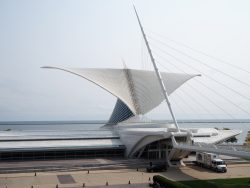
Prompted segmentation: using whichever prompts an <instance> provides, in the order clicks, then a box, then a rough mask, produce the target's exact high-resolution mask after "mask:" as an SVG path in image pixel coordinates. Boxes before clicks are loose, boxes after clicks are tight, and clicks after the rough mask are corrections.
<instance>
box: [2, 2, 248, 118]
mask: <svg viewBox="0 0 250 188" xmlns="http://www.w3.org/2000/svg"><path fill="white" fill-rule="evenodd" d="M132 3H134V4H135V6H136V8H137V10H138V13H139V15H140V17H141V21H142V23H143V25H144V27H145V31H146V34H147V35H148V36H149V42H150V44H151V46H152V50H153V53H154V54H155V59H156V60H157V61H158V62H159V63H161V64H162V65H163V66H164V67H166V68H167V70H166V69H163V67H162V65H161V66H160V65H159V68H160V70H161V71H169V72H183V71H185V72H187V73H202V77H200V78H195V79H194V80H191V81H190V82H189V85H185V86H183V87H182V88H180V89H179V90H178V91H177V92H176V93H174V94H173V95H172V96H171V101H172V106H173V108H174V111H175V114H176V116H177V119H206V118H209V119H212V118H217V119H220V118H232V117H230V115H231V116H233V118H236V119H237V118H249V119H250V115H249V114H248V113H246V112H249V113H250V101H249V100H248V99H247V98H248V97H249V98H250V88H249V85H250V74H249V73H247V72H246V71H249V72H250V53H249V49H250V35H249V33H250V11H249V10H250V1H249V0H220V1H218V0H189V1H186V0H174V1H173V0H171V1H170V0H162V1H160V0H157V1H156V0H148V1H145V0H144V1H143V0H135V1H134V2H133V1H129V0H128V1H126V0H124V1H118V0H105V1H102V0H79V1H76V0H75V1H69V0H68V1H64V0H53V1H51V0H40V1H33V0H29V1H28V0H22V1H20V0H0V65H1V66H0V121H17V120H103V119H108V118H109V115H110V113H111V111H112V109H113V106H114V104H115V101H116V99H115V98H114V97H113V96H112V95H110V94H109V93H107V92H106V91H104V90H102V89H101V88H99V87H97V86H95V85H93V84H92V83H89V82H88V81H86V80H84V79H82V78H80V77H77V76H75V75H71V74H68V73H65V72H62V71H56V70H47V69H41V68H40V67H41V66H44V65H49V66H59V67H60V66H61V67H78V68H87V67H96V68H122V67H123V64H122V61H121V59H124V61H125V62H126V65H127V66H128V67H129V68H136V69H152V66H151V64H150V61H149V58H148V55H147V52H146V49H145V44H144V43H143V41H142V37H141V33H140V30H139V27H138V23H137V20H136V17H135V14H134V12H133V7H132ZM162 36H165V37H168V38H163V37H162ZM169 39H172V40H175V41H178V42H180V43H183V44H186V45H188V46H191V47H193V48H195V49H197V50H200V51H202V52H205V53H207V54H210V55H212V56H215V57H217V58H220V59H223V60H225V61H227V62H229V63H231V64H232V65H234V66H237V67H241V68H242V69H244V70H246V71H241V70H239V69H236V68H233V67H232V66H228V65H226V64H223V63H221V62H218V61H215V60H214V59H212V58H208V57H206V56H204V55H202V54H200V53H197V52H195V51H192V50H190V49H188V48H185V47H184V46H183V45H178V44H177V43H174V42H173V41H172V40H169ZM158 40H159V41H161V42H164V43H165V44H167V45H170V46H171V47H173V48H177V49H179V50H181V51H182V52H184V53H185V54H189V55H190V56H192V57H194V58H197V59H199V60H200V61H201V62H203V63H206V64H208V65H209V66H211V67H215V68H216V69H218V70H219V71H222V72H225V73H226V74H228V75H231V76H233V77H235V78H237V79H238V80H241V81H243V83H241V82H239V81H235V80H233V79H231V78H230V77H228V76H225V75H223V74H221V73H220V72H219V71H216V70H215V69H211V68H209V67H207V66H204V64H201V63H199V62H198V61H195V60H194V59H190V58H188V57H187V56H185V55H183V54H180V53H178V52H176V51H174V50H173V49H171V48H168V47H167V46H164V45H162V44H163V43H160V42H157V41H158ZM161 50H162V51H161ZM163 51H165V52H169V53H171V54H172V55H173V56H174V57H176V58H177V59H181V60H182V61H183V62H185V63H186V64H183V63H181V62H180V61H179V62H178V61H177V60H176V59H174V58H171V57H170V56H167V54H166V53H163ZM164 59H165V60H164ZM168 61H169V62H170V63H171V64H170V63H169V62H168ZM193 67H194V68H195V69H194V68H193ZM198 70H200V71H201V72H198ZM203 73H205V74H203ZM208 77H210V78H208ZM211 78H213V79H214V80H216V81H217V80H218V81H219V82H220V83H223V84H225V85H226V86H227V87H229V88H233V90H234V91H232V90H230V89H228V88H225V87H223V86H222V85H220V84H218V83H216V82H215V81H214V80H211ZM197 79H199V81H196V80H197ZM201 83H202V84H204V85H205V86H204V85H202V84H201ZM190 85H191V87H194V88H195V89H192V88H191V87H190ZM206 86H207V87H208V88H212V89H213V90H215V92H217V94H215V92H212V91H211V89H208V88H207V87H206ZM235 91H237V92H239V93H240V94H241V95H242V96H243V97H242V96H240V95H239V94H236V92H235ZM218 93H219V94H220V95H221V96H219V95H218ZM224 97H225V98H226V99H225V98H224ZM228 99H229V100H230V101H232V102H233V103H231V102H229V100H228ZM211 101H212V102H213V103H214V104H213V103H211ZM215 104H216V105H217V106H216V105H215ZM218 106H219V107H220V108H218ZM236 106H239V107H240V108H241V109H240V108H238V107H236ZM221 108H222V109H223V110H224V111H223V110H222V109H221ZM242 109H243V110H242ZM244 111H246V112H244ZM227 113H228V114H229V115H228V114H227ZM148 116H149V117H150V118H153V119H169V112H168V109H167V107H166V105H165V104H162V105H160V106H159V107H158V108H156V109H155V110H153V111H152V112H151V113H149V114H148Z"/></svg>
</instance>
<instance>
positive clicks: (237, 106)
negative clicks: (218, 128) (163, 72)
mask: <svg viewBox="0 0 250 188" xmlns="http://www.w3.org/2000/svg"><path fill="white" fill-rule="evenodd" d="M155 54H156V55H157V53H155ZM157 56H158V55H157ZM160 58H161V59H163V60H164V61H166V59H164V58H162V57H160ZM157 62H158V63H159V61H157ZM167 62H168V63H170V64H171V65H172V66H174V67H175V68H176V69H179V70H181V72H184V73H185V74H187V73H186V71H184V70H182V69H181V68H178V67H177V66H176V65H175V64H172V63H171V62H170V61H167ZM159 64H160V65H161V66H163V67H164V68H165V69H167V68H166V67H165V66H164V65H162V64H161V63H159ZM195 81H196V82H198V83H199V84H200V85H202V86H203V87H205V88H207V89H209V90H210V91H211V92H213V93H215V94H216V95H217V96H219V97H221V98H223V99H224V100H227V102H229V103H230V104H232V105H234V106H235V107H236V108H238V109H239V110H241V111H242V112H244V113H246V114H248V115H250V113H249V112H247V111H246V110H245V109H243V108H242V107H240V106H239V105H237V104H235V103H234V102H232V101H231V100H230V99H228V98H226V97H225V96H223V95H221V94H220V93H218V92H216V91H215V90H213V89H212V88H210V87H208V86H206V85H205V84H203V83H202V82H201V81H200V80H197V79H196V80H195ZM186 85H188V86H189V87H192V89H193V90H195V91H196V92H197V93H199V94H201V95H202V96H203V97H204V98H206V99H207V100H208V101H209V102H210V103H212V104H214V105H215V106H216V107H217V108H219V109H220V110H222V111H223V112H224V113H226V114H227V115H228V116H230V117H231V118H232V119H235V118H234V117H233V116H232V115H231V114H230V113H228V112H226V111H225V110H224V109H223V108H221V107H220V106H219V105H217V104H216V103H215V102H214V101H212V100H211V99H209V98H208V97H205V96H206V95H204V94H202V93H201V92H200V91H198V90H197V89H196V88H194V87H193V86H191V85H190V84H189V83H186Z"/></svg>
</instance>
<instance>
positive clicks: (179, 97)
mask: <svg viewBox="0 0 250 188" xmlns="http://www.w3.org/2000/svg"><path fill="white" fill-rule="evenodd" d="M175 95H176V96H177V97H178V99H180V100H181V102H182V103H183V104H185V105H186V106H187V107H188V108H189V109H190V110H191V111H192V112H193V114H197V112H196V110H194V108H193V107H191V105H189V104H188V103H187V101H186V100H184V99H183V98H182V97H181V96H180V95H179V94H178V92H176V93H175ZM173 98H174V97H173ZM189 109H188V110H189Z"/></svg>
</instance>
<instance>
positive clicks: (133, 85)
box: [43, 67, 197, 114]
mask: <svg viewBox="0 0 250 188" xmlns="http://www.w3.org/2000/svg"><path fill="white" fill-rule="evenodd" d="M43 68H52V69H59V70H63V71H66V72H69V73H72V74H75V75H78V76H81V77H83V78H85V79H87V80H89V81H91V82H93V83H95V84H96V85H98V86H100V87H102V88H103V89H105V90H107V91H108V92H110V93H111V94H113V95H114V96H116V97H117V98H119V99H120V100H121V101H123V102H124V103H125V104H126V105H127V106H128V107H129V108H130V110H131V111H132V112H133V113H134V114H145V113H147V112H149V111H150V110H152V109H153V108H155V107H156V106H158V105H159V104H160V103H161V102H162V101H163V99H164V96H163V94H162V92H161V88H160V85H159V83H158V80H157V77H156V75H155V72H153V71H145V70H134V69H99V68H58V67H43ZM161 75H162V79H163V82H164V85H165V86H166V90H167V93H168V95H170V94H171V93H173V92H174V91H175V90H176V89H177V88H178V87H180V86H181V85H182V84H183V83H185V82H186V81H188V80H189V79H191V78H193V77H195V76H197V75H194V74H178V73H165V72H162V73H161Z"/></svg>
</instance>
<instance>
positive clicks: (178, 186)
mask: <svg viewBox="0 0 250 188" xmlns="http://www.w3.org/2000/svg"><path fill="white" fill-rule="evenodd" d="M153 181H154V182H157V183H159V184H160V185H161V187H168V188H190V187H189V186H186V185H183V184H182V183H179V182H176V181H171V180H169V179H166V178H164V177H162V176H159V175H156V176H154V177H153Z"/></svg>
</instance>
